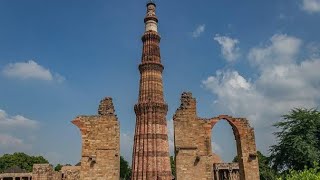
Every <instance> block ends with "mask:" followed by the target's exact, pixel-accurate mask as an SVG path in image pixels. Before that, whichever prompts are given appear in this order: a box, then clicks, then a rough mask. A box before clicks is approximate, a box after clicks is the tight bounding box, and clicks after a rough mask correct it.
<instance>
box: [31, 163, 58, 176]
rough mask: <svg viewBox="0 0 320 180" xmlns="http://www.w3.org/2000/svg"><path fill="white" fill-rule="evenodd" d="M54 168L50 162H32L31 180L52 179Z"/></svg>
mask: <svg viewBox="0 0 320 180" xmlns="http://www.w3.org/2000/svg"><path fill="white" fill-rule="evenodd" d="M54 174H55V172H54V170H53V167H52V165H50V164H34V165H33V169H32V180H54V177H55V176H54Z"/></svg>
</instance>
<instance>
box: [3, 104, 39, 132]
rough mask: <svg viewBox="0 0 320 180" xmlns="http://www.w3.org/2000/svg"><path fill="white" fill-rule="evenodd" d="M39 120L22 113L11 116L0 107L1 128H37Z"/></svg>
mask: <svg viewBox="0 0 320 180" xmlns="http://www.w3.org/2000/svg"><path fill="white" fill-rule="evenodd" d="M38 125H39V124H38V122H37V121H34V120H31V119H28V118H26V117H23V116H21V115H16V116H10V115H8V114H7V113H6V112H5V111H4V110H2V109H0V128H5V129H8V128H31V129H34V128H37V127H38Z"/></svg>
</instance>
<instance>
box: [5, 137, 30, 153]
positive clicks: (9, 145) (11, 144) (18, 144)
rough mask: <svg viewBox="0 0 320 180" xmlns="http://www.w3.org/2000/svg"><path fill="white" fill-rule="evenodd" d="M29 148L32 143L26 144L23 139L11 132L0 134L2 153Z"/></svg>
mask: <svg viewBox="0 0 320 180" xmlns="http://www.w3.org/2000/svg"><path fill="white" fill-rule="evenodd" d="M29 149H31V145H30V144H26V143H25V142H24V141H23V140H22V139H20V138H17V137H13V136H11V135H9V134H0V154H3V153H12V152H16V151H27V150H29Z"/></svg>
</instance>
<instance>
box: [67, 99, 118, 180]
mask: <svg viewBox="0 0 320 180" xmlns="http://www.w3.org/2000/svg"><path fill="white" fill-rule="evenodd" d="M98 113H99V115H95V116H79V117H77V118H76V119H75V120H73V121H72V123H73V124H75V125H76V126H77V127H78V128H79V129H80V131H81V134H82V158H81V171H80V179H81V180H119V177H120V129H119V122H118V119H117V117H116V115H115V111H114V107H113V103H112V99H111V98H105V99H103V100H102V101H101V102H100V105H99V109H98Z"/></svg>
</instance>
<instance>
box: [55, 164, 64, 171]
mask: <svg viewBox="0 0 320 180" xmlns="http://www.w3.org/2000/svg"><path fill="white" fill-rule="evenodd" d="M62 167H63V166H62V165H61V164H57V165H56V167H55V168H54V170H55V171H60V170H61V169H62Z"/></svg>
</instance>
